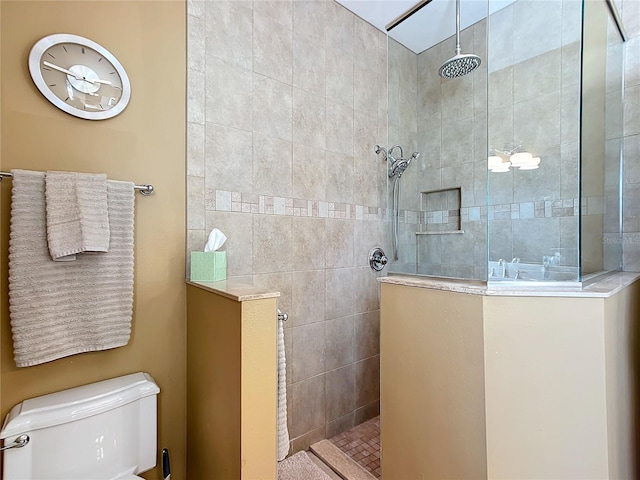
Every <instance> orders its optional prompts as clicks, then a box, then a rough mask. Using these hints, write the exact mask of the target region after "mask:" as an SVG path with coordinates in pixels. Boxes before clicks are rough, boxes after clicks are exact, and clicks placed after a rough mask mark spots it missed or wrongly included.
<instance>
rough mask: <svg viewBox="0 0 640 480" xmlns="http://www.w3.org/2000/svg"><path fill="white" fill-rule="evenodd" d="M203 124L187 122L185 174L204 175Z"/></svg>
mask: <svg viewBox="0 0 640 480" xmlns="http://www.w3.org/2000/svg"><path fill="white" fill-rule="evenodd" d="M204 131H205V129H204V125H201V124H199V123H190V122H189V123H187V175H191V176H194V177H204Z"/></svg>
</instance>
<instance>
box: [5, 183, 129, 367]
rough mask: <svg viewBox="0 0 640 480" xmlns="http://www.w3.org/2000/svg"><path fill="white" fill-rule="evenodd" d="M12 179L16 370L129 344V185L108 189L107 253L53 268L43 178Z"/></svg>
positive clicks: (11, 253) (12, 312)
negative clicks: (108, 238)
mask: <svg viewBox="0 0 640 480" xmlns="http://www.w3.org/2000/svg"><path fill="white" fill-rule="evenodd" d="M12 173H13V182H12V183H13V185H12V197H11V229H10V234H9V235H10V236H9V310H10V318H11V331H12V334H13V353H14V358H15V361H16V365H17V366H18V367H28V366H31V365H38V364H40V363H45V362H49V361H52V360H55V359H57V358H61V357H66V356H69V355H74V354H76V353H81V352H89V351H95V350H106V349H110V348H115V347H120V346H123V345H126V344H127V343H128V342H129V337H130V334H131V318H132V313H133V220H134V217H133V214H134V199H135V193H134V188H133V187H134V185H133V183H131V182H119V181H115V180H109V181H108V182H107V201H108V206H109V225H110V232H111V242H110V246H109V252H108V253H105V254H101V255H79V256H78V259H77V260H76V261H75V262H54V261H52V259H51V256H50V255H49V249H48V246H47V233H46V228H45V218H46V212H45V174H44V172H31V171H25V170H13V171H12Z"/></svg>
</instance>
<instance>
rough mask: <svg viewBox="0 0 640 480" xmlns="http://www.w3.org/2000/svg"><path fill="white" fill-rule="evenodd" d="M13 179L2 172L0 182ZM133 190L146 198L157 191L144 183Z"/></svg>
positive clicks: (8, 174)
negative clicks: (4, 179)
mask: <svg viewBox="0 0 640 480" xmlns="http://www.w3.org/2000/svg"><path fill="white" fill-rule="evenodd" d="M11 177H13V175H12V174H10V173H7V172H0V182H1V181H2V179H3V178H11ZM133 188H134V190H138V191H139V192H140V193H141V194H142V195H144V196H147V195H151V194H152V193H153V192H154V191H155V188H153V185H150V184H148V183H143V184H142V185H134V186H133Z"/></svg>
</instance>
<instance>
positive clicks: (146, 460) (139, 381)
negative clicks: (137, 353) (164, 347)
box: [0, 372, 160, 480]
mask: <svg viewBox="0 0 640 480" xmlns="http://www.w3.org/2000/svg"><path fill="white" fill-rule="evenodd" d="M159 392H160V389H159V388H158V386H157V385H156V383H155V382H154V380H153V378H151V376H150V375H149V374H147V373H142V372H140V373H133V374H131V375H125V376H123V377H118V378H112V379H109V380H104V381H102V382H97V383H92V384H89V385H83V386H80V387H76V388H72V389H69V390H63V391H60V392H56V393H52V394H49V395H44V396H42V397H36V398H31V399H29V400H25V401H24V402H22V403H20V404H18V405H16V406H15V407H13V408H12V409H11V412H10V413H9V414H8V415H7V417H6V418H5V421H4V425H3V427H2V431H1V432H0V439H1V440H2V448H3V452H2V456H3V477H2V478H3V479H4V480H125V479H136V478H138V479H139V478H141V477H139V476H137V475H136V474H139V473H142V472H145V471H147V470H150V469H151V468H153V467H155V465H156V456H157V452H156V450H157V426H156V423H157V418H156V413H157V405H156V404H157V396H158V393H159ZM27 438H28V441H27ZM20 443H24V445H23V446H18V445H19V444H20Z"/></svg>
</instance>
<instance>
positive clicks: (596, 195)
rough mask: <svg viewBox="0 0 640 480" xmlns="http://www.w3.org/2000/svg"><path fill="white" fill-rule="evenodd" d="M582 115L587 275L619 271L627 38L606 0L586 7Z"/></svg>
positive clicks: (583, 229) (583, 247) (583, 236)
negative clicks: (625, 42)
mask: <svg viewBox="0 0 640 480" xmlns="http://www.w3.org/2000/svg"><path fill="white" fill-rule="evenodd" d="M584 18H585V21H584V28H585V37H584V38H585V40H584V52H583V67H582V68H583V79H584V80H583V96H582V103H583V116H582V121H583V124H582V130H583V136H582V151H583V155H582V169H581V170H582V172H581V177H582V195H581V198H582V201H581V242H582V244H581V250H582V257H581V262H582V274H583V276H588V275H590V274H597V273H601V272H603V271H611V270H619V269H621V265H622V242H621V235H622V230H621V216H620V211H621V205H620V199H621V191H620V189H621V175H620V173H621V161H622V160H621V159H622V134H623V132H622V125H623V123H622V110H623V108H622V101H623V75H622V72H623V64H624V50H623V41H622V37H621V35H620V32H619V30H618V27H617V25H616V23H615V21H614V20H613V17H612V15H611V11H610V9H609V7H608V4H607V3H606V2H604V1H603V2H586V3H585V10H584Z"/></svg>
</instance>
